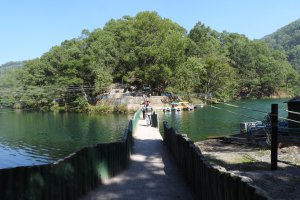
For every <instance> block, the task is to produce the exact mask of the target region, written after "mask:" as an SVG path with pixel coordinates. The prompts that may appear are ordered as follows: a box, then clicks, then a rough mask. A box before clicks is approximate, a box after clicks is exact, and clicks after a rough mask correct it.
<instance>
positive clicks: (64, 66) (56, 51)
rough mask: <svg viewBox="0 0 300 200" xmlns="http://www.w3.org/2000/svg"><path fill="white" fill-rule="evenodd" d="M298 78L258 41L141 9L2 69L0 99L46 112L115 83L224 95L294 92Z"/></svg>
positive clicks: (284, 61) (282, 59) (279, 53)
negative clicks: (186, 24)
mask: <svg viewBox="0 0 300 200" xmlns="http://www.w3.org/2000/svg"><path fill="white" fill-rule="evenodd" d="M293 55H295V56H296V55H297V52H296V51H295V52H294V54H293ZM298 80H299V74H298V73H297V72H296V71H295V70H294V69H293V67H292V66H291V64H290V63H289V62H288V61H287V59H286V56H285V54H284V53H283V52H282V51H279V50H273V49H271V48H269V47H268V46H267V45H266V44H265V43H263V42H260V41H251V40H249V39H248V38H247V37H245V36H244V35H240V34H237V33H228V32H221V33H219V32H217V31H215V30H212V29H211V28H210V27H207V26H205V25H204V24H202V23H201V22H198V23H196V25H195V26H194V27H193V28H192V30H190V31H189V32H187V31H186V30H185V29H184V28H183V27H181V26H180V25H178V24H177V23H174V22H172V21H171V20H169V19H164V18H162V17H160V16H159V15H158V14H157V13H156V12H141V13H138V14H137V15H136V16H134V17H129V16H124V17H123V18H121V19H117V20H115V19H112V20H110V21H109V22H107V23H106V24H105V26H104V27H103V29H100V28H97V29H95V30H93V31H91V32H90V31H89V30H86V29H84V30H83V31H82V33H81V35H80V36H79V37H78V38H74V39H71V40H65V41H63V42H62V43H61V44H60V45H58V46H54V47H52V48H51V49H50V50H49V51H48V52H45V53H44V54H43V55H42V56H41V57H40V58H37V59H34V60H29V61H26V62H25V63H24V66H23V67H21V68H18V69H13V70H6V71H5V73H4V75H3V76H2V78H1V79H0V88H1V92H0V103H2V104H6V105H9V106H15V107H21V108H28V107H29V108H31V107H33V108H34V107H43V108H45V109H47V108H49V107H51V105H52V104H53V100H57V101H62V102H63V103H65V104H67V105H70V106H77V105H78V102H82V101H83V99H86V100H87V101H89V100H90V99H92V98H93V97H95V96H96V95H97V94H100V93H103V92H104V91H105V90H106V89H107V87H108V86H109V85H110V84H112V83H113V82H124V83H128V84H131V85H136V86H137V87H139V86H141V85H143V84H147V85H150V86H151V88H153V90H154V92H155V93H156V94H160V93H162V92H165V91H170V92H173V93H176V94H183V95H186V96H189V95H191V94H193V93H211V94H212V95H213V96H214V97H216V98H218V99H220V100H230V99H233V98H239V97H264V96H270V95H276V94H278V93H280V92H284V93H289V94H292V93H296V92H298V86H299V85H298Z"/></svg>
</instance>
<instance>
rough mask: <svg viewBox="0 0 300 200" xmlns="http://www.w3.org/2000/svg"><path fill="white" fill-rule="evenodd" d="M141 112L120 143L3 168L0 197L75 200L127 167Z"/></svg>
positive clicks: (91, 147)
mask: <svg viewBox="0 0 300 200" xmlns="http://www.w3.org/2000/svg"><path fill="white" fill-rule="evenodd" d="M139 116H140V111H138V113H136V114H135V116H134V118H133V119H132V120H130V121H129V124H128V127H127V129H126V130H125V133H124V137H123V138H122V140H121V141H119V142H114V143H107V144H97V145H93V146H89V147H86V148H83V149H81V150H79V151H77V152H75V153H73V154H71V155H69V156H68V157H66V158H64V159H62V160H59V161H58V162H56V163H52V164H47V165H38V166H30V167H17V168H10V169H0V199H1V200H6V199H7V200H23V199H24V200H27V199H30V200H35V199H36V200H40V199H45V200H48V199H49V200H50V199H51V200H52V199H55V200H60V199H65V200H72V199H78V197H80V196H82V195H83V194H85V193H87V192H88V191H90V190H92V189H93V188H95V187H96V186H97V185H99V184H101V183H102V181H103V180H105V179H107V178H109V177H112V176H114V175H116V174H118V173H120V172H121V171H122V170H124V169H125V168H126V167H127V166H128V164H129V161H130V154H131V148H132V141H133V140H132V133H133V131H134V129H135V126H136V123H137V120H138V118H139Z"/></svg>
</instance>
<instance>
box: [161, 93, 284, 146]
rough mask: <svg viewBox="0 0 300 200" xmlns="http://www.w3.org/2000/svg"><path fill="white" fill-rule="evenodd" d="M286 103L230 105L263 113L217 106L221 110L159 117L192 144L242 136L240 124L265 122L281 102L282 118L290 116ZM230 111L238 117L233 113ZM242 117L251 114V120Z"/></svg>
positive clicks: (255, 102) (260, 101)
mask: <svg viewBox="0 0 300 200" xmlns="http://www.w3.org/2000/svg"><path fill="white" fill-rule="evenodd" d="M285 100H286V99H265V100H243V101H235V102H231V104H233V105H237V106H242V107H247V108H252V109H256V110H260V111H263V112H264V113H262V112H255V111H250V110H247V109H242V108H236V107H232V106H228V105H225V104H218V105H215V107H217V108H219V109H216V108H212V107H209V106H205V107H203V108H199V109H196V110H194V111H181V112H166V113H163V112H160V113H159V116H160V121H161V122H162V121H164V120H166V121H168V123H169V126H172V127H175V128H176V130H177V131H178V132H181V133H185V134H187V135H188V137H190V138H191V139H192V140H193V141H200V140H204V139H207V138H208V137H209V136H222V135H231V134H235V133H239V131H240V127H239V125H240V122H247V121H256V120H263V118H264V117H265V115H266V114H267V113H268V112H270V110H271V104H272V103H278V106H279V114H280V116H282V117H286V116H287V113H286V112H285V111H284V110H285V109H286V107H287V106H286V104H285V103H283V102H284V101H285ZM226 110H227V111H226ZM228 110H230V111H233V112H236V113H238V114H239V115H237V114H233V113H230V112H228ZM242 115H248V116H251V117H252V118H248V117H246V116H242ZM160 127H162V126H160ZM161 131H162V130H161Z"/></svg>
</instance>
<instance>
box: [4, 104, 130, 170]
mask: <svg viewBox="0 0 300 200" xmlns="http://www.w3.org/2000/svg"><path fill="white" fill-rule="evenodd" d="M130 117H131V116H127V115H113V114H107V115H85V114H74V113H71V114H70V113H65V114H62V113H39V112H9V111H8V112H7V111H1V109H0V127H1V128H0V160H1V162H0V169H1V168H10V167H17V166H31V165H38V164H45V163H51V162H54V161H57V160H58V159H61V158H64V157H66V156H68V155H69V154H71V153H73V152H75V151H78V150H80V149H81V148H83V147H86V146H89V145H92V144H98V143H107V142H114V141H119V140H120V139H121V138H122V136H123V132H124V131H125V129H126V127H127V124H128V122H129V119H130Z"/></svg>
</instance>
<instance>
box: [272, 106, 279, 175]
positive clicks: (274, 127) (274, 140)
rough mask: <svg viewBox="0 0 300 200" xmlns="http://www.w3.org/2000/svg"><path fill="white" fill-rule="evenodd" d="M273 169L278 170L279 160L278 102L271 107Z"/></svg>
mask: <svg viewBox="0 0 300 200" xmlns="http://www.w3.org/2000/svg"><path fill="white" fill-rule="evenodd" d="M271 128H272V129H271V170H277V161H278V104H272V109H271Z"/></svg>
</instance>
